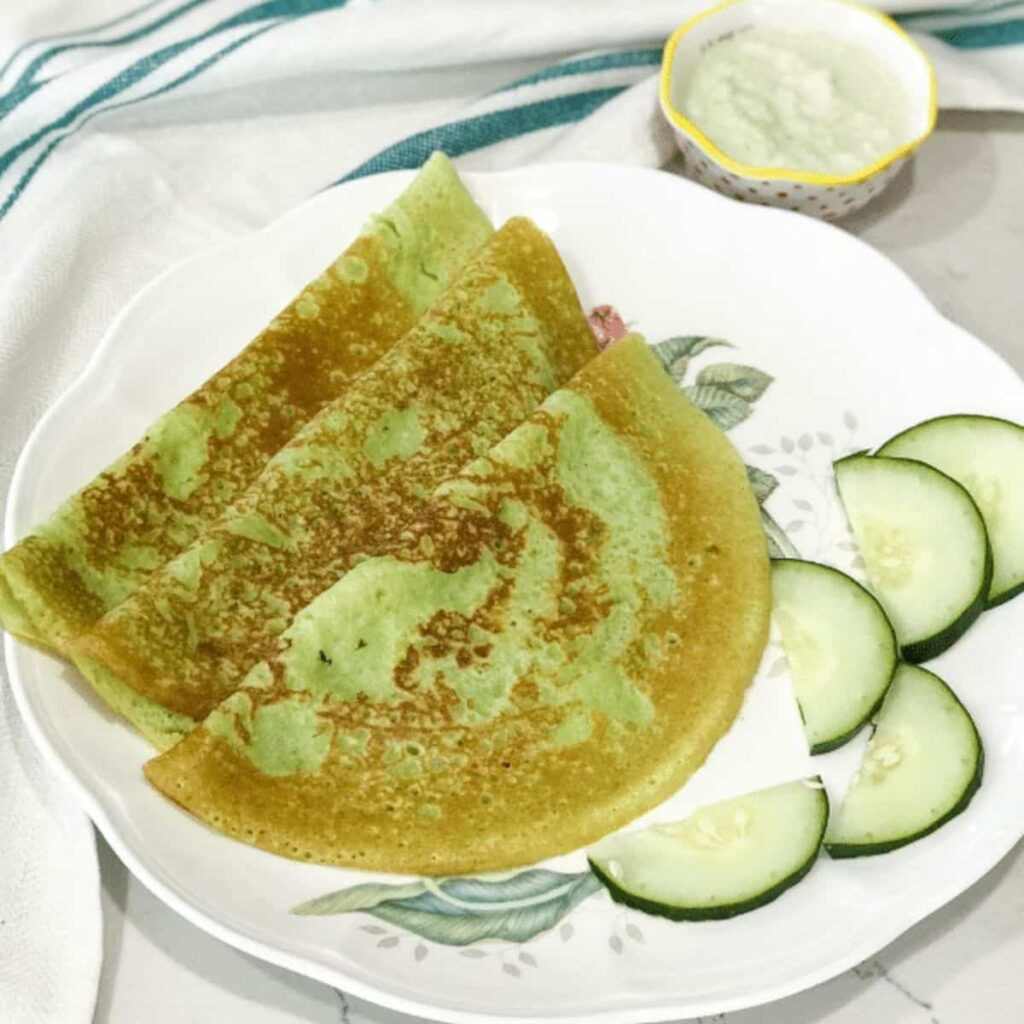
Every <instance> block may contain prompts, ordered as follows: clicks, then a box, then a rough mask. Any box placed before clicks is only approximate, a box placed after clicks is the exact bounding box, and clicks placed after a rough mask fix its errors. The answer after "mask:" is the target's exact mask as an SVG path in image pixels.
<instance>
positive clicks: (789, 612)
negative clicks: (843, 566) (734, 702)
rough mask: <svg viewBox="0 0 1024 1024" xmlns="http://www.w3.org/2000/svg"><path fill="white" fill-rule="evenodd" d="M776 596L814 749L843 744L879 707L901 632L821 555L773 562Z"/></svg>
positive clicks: (781, 628) (775, 605)
mask: <svg viewBox="0 0 1024 1024" xmlns="http://www.w3.org/2000/svg"><path fill="white" fill-rule="evenodd" d="M772 599H773V613H774V615H775V621H776V622H777V623H778V626H779V632H780V633H781V634H782V647H783V650H785V652H786V660H787V661H788V662H789V672H790V676H791V677H792V680H793V692H794V694H795V696H796V702H797V704H798V705H799V706H800V716H801V718H803V721H804V733H805V734H806V736H807V742H808V743H809V744H810V747H811V753H812V754H824V753H825V752H826V751H829V750H835V749H836V747H840V746H842V745H843V744H844V743H845V742H846V741H847V740H848V739H850V738H851V737H852V736H854V735H855V734H856V733H857V732H859V731H860V729H861V727H862V726H864V725H866V724H867V723H868V721H869V720H870V719H871V716H872V715H873V714H874V713H875V712H876V711H877V710H878V707H879V705H880V704H881V703H882V698H883V697H884V696H885V691H886V690H887V689H888V686H889V683H890V681H891V680H892V674H893V672H895V671H896V662H897V658H898V651H897V647H896V634H895V633H894V632H893V629H892V626H891V625H890V624H889V620H888V619H887V618H886V617H885V612H884V611H882V606H881V605H880V604H879V603H878V601H876V600H875V598H874V597H873V596H872V595H871V594H870V593H869V592H868V591H867V590H865V589H864V587H862V586H861V585H860V584H859V583H858V582H857V581H856V580H852V579H850V577H849V576H847V575H846V574H845V573H841V572H839V570H838V569H832V568H830V567H829V566H827V565H818V564H817V563H816V562H801V561H797V560H795V559H778V560H775V561H773V562H772Z"/></svg>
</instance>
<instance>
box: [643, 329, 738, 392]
mask: <svg viewBox="0 0 1024 1024" xmlns="http://www.w3.org/2000/svg"><path fill="white" fill-rule="evenodd" d="M715 345H724V346H726V348H732V347H733V345H732V342H729V341H726V340H725V339H724V338H708V337H706V336H705V335H703V334H681V335H678V336H676V337H674V338H666V339H665V340H664V341H659V342H657V343H656V344H654V345H652V346H651V348H652V349H654V354H655V355H656V356H657V357H658V358H659V359H660V360H661V365H662V366H664V367H665V369H666V370H668V372H669V373H671V374H672V379H673V380H675V381H680V380H682V379H683V375H684V374H685V373H686V366H687V363H688V362H689V360H691V359H693V358H694V356H699V355H700V354H701V352H705V351H707V349H709V348H712V347H714V346H715Z"/></svg>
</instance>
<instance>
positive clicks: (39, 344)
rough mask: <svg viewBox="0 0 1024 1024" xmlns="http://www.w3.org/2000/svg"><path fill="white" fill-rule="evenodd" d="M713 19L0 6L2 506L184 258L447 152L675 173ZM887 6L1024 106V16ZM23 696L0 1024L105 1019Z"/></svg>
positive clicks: (625, 10)
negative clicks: (139, 304)
mask: <svg viewBox="0 0 1024 1024" xmlns="http://www.w3.org/2000/svg"><path fill="white" fill-rule="evenodd" d="M706 2H707V0H645V2H644V3H643V4H626V3H622V2H621V0H559V2H558V3H555V4H552V3H550V2H549V0H507V2H497V0H494V2H487V3H480V2H479V0H433V2H431V3H429V4H426V3H423V2H422V0H347V2H346V0H148V2H145V3H139V2H134V3H132V2H126V0H90V2H89V3H87V4H86V3H81V2H79V0H4V3H3V4H2V5H0V394H2V396H3V402H0V493H3V492H5V491H6V488H7V485H8V483H9V480H10V475H11V471H12V468H13V464H14V460H15V458H16V456H17V453H18V451H19V449H20V448H21V446H22V444H23V443H24V441H25V438H26V437H27V435H28V432H29V430H30V429H31V427H32V426H33V424H34V423H35V422H36V421H37V419H38V418H39V416H40V415H41V414H42V412H43V410H44V409H45V408H46V407H47V406H48V405H49V404H50V403H51V402H52V401H53V399H54V398H55V397H56V396H57V394H59V393H60V392H61V391H62V390H63V389H64V388H65V387H66V386H67V385H68V384H69V383H70V381H71V380H72V379H73V378H74V377H75V376H76V375H77V374H78V373H79V372H80V370H81V368H82V366H83V365H84V363H85V360H86V359H87V358H88V356H89V354H90V353H91V351H92V350H93V349H94V348H95V346H96V344H97V342H98V340H99V338H100V336H101V334H102V333H103V331H104V330H105V328H106V327H107V325H108V324H109V323H110V321H111V320H112V319H113V317H114V315H115V314H116V313H117V311H118V310H119V309H120V308H121V307H122V306H123V305H124V304H125V303H126V302H127V301H128V299H129V298H130V297H131V296H132V294H133V293H134V292H135V291H137V290H138V288H140V287H141V286H142V285H143V284H144V283H146V282H147V281H148V280H150V279H151V278H153V277H154V276H155V275H156V274H157V273H159V272H160V271H161V270H163V269H165V268H166V267H167V266H169V265H170V264H171V263H173V262H175V261H176V260H178V259H181V258H183V257H186V256H188V255H190V254H192V253H194V252H196V251H197V250H199V249H202V248H205V247H206V246H209V245H211V244H214V243H216V242H218V241H221V240H223V239H224V238H226V237H227V236H229V235H232V234H235V233H239V232H244V231H248V230H251V229H253V228H255V227H259V226H261V225H263V224H265V223H266V222H267V221H269V220H271V219H272V218H273V217H275V216H276V215H278V214H279V213H281V212H282V211H284V210H286V209H288V208H289V207H290V206H293V205H295V204H296V203H298V202H300V201H301V200H302V199H304V198H306V197H307V196H309V195H310V194H312V193H314V192H316V191H318V190H320V189H323V188H325V187H328V186H329V185H331V184H332V183H335V182H337V181H339V180H345V179H347V178H352V177H356V176H360V175H365V174H370V173H374V172H377V171H383V170H390V169H394V168H401V167H413V166H416V165H418V164H419V163H420V162H421V161H422V159H423V158H424V156H425V155H426V154H427V153H429V152H430V151H431V150H432V149H434V148H443V149H445V150H447V151H448V152H449V153H451V154H452V155H455V156H460V157H462V158H463V159H462V164H463V166H469V167H480V168H494V167H502V166H511V165H515V164H519V163H525V162H529V161H535V160H542V159H543V160H549V159H566V158H592V159H605V160H613V161H620V162H627V163H633V164H642V165H647V166H657V165H659V164H661V163H663V162H664V161H665V160H666V159H667V158H668V157H669V156H670V155H671V151H672V150H671V143H670V140H669V139H668V137H667V134H666V133H665V131H664V129H663V128H662V125H661V121H660V118H659V117H658V115H657V106H656V88H655V82H656V75H655V69H656V66H657V64H658V61H659V57H660V48H661V44H662V42H663V40H664V39H665V38H666V37H667V35H668V34H669V33H670V31H671V30H672V29H673V28H674V27H675V26H676V25H677V24H678V23H679V22H680V21H682V20H683V19H684V18H685V17H687V16H688V15H690V14H692V13H694V12H695V11H697V10H699V9H701V8H702V7H703V6H705V4H706ZM881 6H885V7H886V9H888V10H892V11H894V12H896V13H898V14H899V16H900V17H901V18H902V20H903V23H904V24H905V25H906V26H907V27H908V28H909V29H910V30H912V31H913V32H915V33H917V34H918V37H919V38H920V39H921V41H922V43H923V45H924V46H926V48H927V49H928V51H929V53H930V54H931V56H932V58H933V59H934V61H935V64H936V68H937V71H938V78H939V87H940V102H941V104H942V105H943V106H946V107H964V108H968V109H1002V110H1011V111H1024V0H976V2H961V3H957V4H943V3H941V2H940V0H924V2H921V0H892V2H891V3H887V4H882V5H881ZM3 685H4V684H3V682H2V680H0V797H2V799H0V819H2V827H3V828H4V832H5V835H7V836H8V837H10V836H11V835H12V834H15V833H13V832H12V827H13V826H14V825H17V830H16V838H17V843H14V842H8V843H7V844H6V845H5V846H4V854H5V855H6V858H7V859H6V860H4V859H3V858H2V857H0V861H2V868H3V870H2V872H0V874H3V877H4V885H2V886H0V897H2V903H3V906H2V908H0V911H2V912H0V917H2V918H3V920H4V921H6V925H4V927H3V928H0V1006H2V1007H3V1012H2V1014H0V1016H3V1019H4V1022H5V1024H29V1022H32V1024H35V1022H44V1021H45V1022H47V1024H85V1022H86V1021H88V1020H89V1019H90V1018H91V1013H92V1001H93V998H94V993H95V987H96V979H97V975H98V970H99V963H100V945H99V944H100V931H99V927H98V924H97V917H96V915H97V892H98V880H97V877H96V861H95V855H94V850H93V848H92V840H91V834H90V832H89V830H88V829H87V828H86V827H84V824H83V822H82V819H81V817H80V816H78V815H77V812H76V811H75V810H74V809H73V808H71V807H69V806H68V804H67V801H66V800H65V799H64V797H63V796H62V793H61V790H60V789H59V787H58V786H57V785H56V783H55V782H54V781H53V780H51V779H49V778H48V776H47V775H46V773H45V772H44V770H43V769H42V767H41V765H40V764H39V763H38V761H37V759H36V758H35V756H34V754H33V753H32V751H31V750H30V748H29V745H28V743H27V742H26V740H25V737H24V736H23V735H21V734H20V727H19V725H18V723H17V721H16V719H15V718H14V715H13V709H12V708H11V706H10V700H9V696H10V695H9V693H6V692H4V690H3V689H2V687H3ZM12 816H14V817H16V818H17V821H16V822H15V821H14V817H12ZM9 818H10V819H11V820H7V819H9ZM0 923H2V922H0ZM55 970H56V971H57V972H58V974H59V976H58V975H56V974H54V971H55Z"/></svg>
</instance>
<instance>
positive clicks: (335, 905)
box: [292, 882, 427, 914]
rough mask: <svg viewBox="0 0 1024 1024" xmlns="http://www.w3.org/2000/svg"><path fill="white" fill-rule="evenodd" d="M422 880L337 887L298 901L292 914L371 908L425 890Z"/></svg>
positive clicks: (349, 911)
mask: <svg viewBox="0 0 1024 1024" xmlns="http://www.w3.org/2000/svg"><path fill="white" fill-rule="evenodd" d="M426 888H427V887H426V885H425V884H424V883H423V882H407V883H406V884H404V885H382V884H379V883H377V882H370V883H367V884H365V885H353V886H352V887H351V888H348V889H338V890H337V892H329V893H327V895H326V896H318V897H317V898H316V899H315V900H309V901H307V902H306V903H300V904H299V905H298V906H297V907H294V908H292V913H293V914H348V913H351V912H352V911H355V910H372V909H373V908H374V907H376V906H378V905H379V904H381V903H384V902H385V901H387V900H395V899H402V898H406V897H410V896H417V895H419V894H420V893H421V892H425V891H426Z"/></svg>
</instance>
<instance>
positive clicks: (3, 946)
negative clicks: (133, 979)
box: [0, 687, 103, 1024]
mask: <svg viewBox="0 0 1024 1024" xmlns="http://www.w3.org/2000/svg"><path fill="white" fill-rule="evenodd" d="M13 704H14V702H13V700H12V698H11V694H10V692H9V691H8V690H7V688H6V687H2V688H0V823H2V835H3V838H2V839H0V1020H3V1021H4V1024H64V1022H68V1024H71V1022H74V1024H85V1022H86V1021H88V1020H90V1019H91V1017H92V1008H93V1004H94V1002H95V999H96V985H97V982H98V980H99V972H100V955H101V949H102V938H103V936H102V929H101V919H100V905H99V887H98V884H97V870H96V845H95V840H94V837H93V833H92V828H91V826H90V825H89V823H88V821H87V820H86V819H85V818H84V817H83V816H82V814H81V812H80V811H79V810H78V809H77V808H76V807H75V806H74V805H73V804H72V803H71V802H70V801H69V800H68V798H67V796H66V795H65V793H64V791H63V789H62V788H61V787H60V785H59V784H58V783H57V781H56V780H55V779H53V778H52V777H51V776H50V775H49V774H48V773H47V772H45V771H44V770H43V769H42V766H41V765H40V763H39V761H38V758H37V757H36V755H35V754H34V752H33V751H32V750H30V749H29V744H28V738H27V737H26V735H25V732H24V729H23V728H22V726H21V722H20V721H19V720H18V717H17V711H16V710H15V708H14V706H13Z"/></svg>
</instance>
